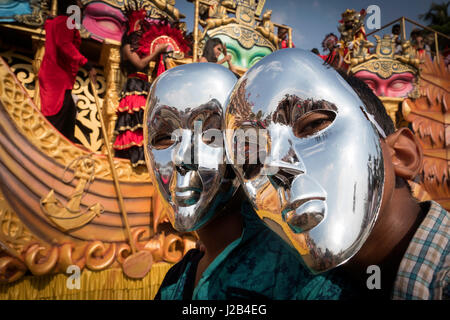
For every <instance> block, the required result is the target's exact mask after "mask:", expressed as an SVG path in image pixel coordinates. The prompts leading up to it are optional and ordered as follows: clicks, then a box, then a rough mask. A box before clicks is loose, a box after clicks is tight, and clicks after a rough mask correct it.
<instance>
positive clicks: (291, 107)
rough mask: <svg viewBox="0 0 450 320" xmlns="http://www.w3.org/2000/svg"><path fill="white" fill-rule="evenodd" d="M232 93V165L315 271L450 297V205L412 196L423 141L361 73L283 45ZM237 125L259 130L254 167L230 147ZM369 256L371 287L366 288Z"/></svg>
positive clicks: (399, 294) (362, 286) (408, 293)
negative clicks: (374, 270)
mask: <svg viewBox="0 0 450 320" xmlns="http://www.w3.org/2000/svg"><path fill="white" fill-rule="evenodd" d="M273 65H276V66H277V68H276V70H274V68H273ZM274 83H276V84H277V85H276V86H274V85H273V84H274ZM228 101H229V104H228V106H227V110H226V114H225V129H226V130H225V141H226V150H227V154H228V155H229V158H230V159H231V162H232V164H233V166H234V168H235V171H236V173H237V176H238V177H239V180H240V181H241V183H242V185H243V186H244V188H245V190H246V192H247V195H248V196H249V199H250V200H251V202H252V204H253V206H254V207H255V208H256V209H257V212H258V214H259V216H260V218H262V219H263V220H264V221H266V222H267V223H268V224H269V225H272V226H273V228H274V229H275V230H279V231H280V232H283V233H284V234H285V235H286V236H285V237H284V239H287V240H286V241H288V242H290V243H292V244H293V246H294V247H295V248H296V249H297V250H298V252H299V253H300V254H301V255H302V258H303V260H304V261H305V263H306V264H307V265H308V267H309V268H310V269H311V270H312V271H313V272H315V273H320V272H323V271H326V270H330V269H333V268H336V267H337V266H342V267H341V268H339V269H340V270H341V271H345V272H348V273H347V274H348V275H351V277H352V278H353V279H352V280H350V279H349V281H351V282H353V283H355V284H356V283H358V284H357V285H356V291H358V292H361V293H364V294H367V296H368V297H377V298H383V299H389V298H394V299H448V296H449V280H448V279H449V277H448V275H449V270H450V259H449V257H450V253H449V249H450V242H449V239H450V230H449V218H450V215H449V213H448V212H447V211H445V210H444V209H443V208H442V207H441V206H439V205H438V204H437V203H435V202H432V201H430V202H424V203H418V202H417V200H416V199H414V197H413V196H412V194H411V190H410V189H408V185H407V180H413V179H415V177H416V176H417V175H418V174H419V172H420V170H421V167H422V165H423V161H422V159H423V152H422V149H421V147H420V144H419V142H418V141H417V138H416V137H415V136H414V135H413V133H412V132H411V131H410V130H409V129H408V128H401V129H399V130H397V131H395V127H394V125H393V123H392V120H391V118H390V117H389V116H388V115H387V113H386V110H385V108H384V106H383V104H382V103H381V101H380V100H379V99H378V98H377V97H376V96H375V95H374V94H373V92H372V91H371V90H370V89H369V88H368V87H367V86H366V85H365V84H364V83H363V82H362V81H361V80H359V79H357V78H355V77H351V76H348V75H347V74H346V73H345V72H344V71H340V72H339V74H338V72H336V70H334V69H332V68H328V67H327V66H325V65H324V64H323V63H322V62H321V61H320V60H319V59H317V58H316V57H315V56H314V55H313V54H312V53H311V52H308V51H304V50H300V49H293V50H280V51H277V52H275V53H273V54H271V55H270V56H267V57H265V58H264V59H262V60H261V61H260V62H258V63H257V64H256V65H255V66H253V67H252V68H251V69H250V70H248V71H247V73H246V74H245V75H244V76H243V77H242V78H241V80H240V81H239V84H238V86H237V88H235V89H234V90H233V93H232V94H231V96H230V98H229V100H228ZM240 129H242V130H244V131H249V130H255V129H257V130H260V129H264V130H262V133H263V139H259V142H258V144H257V146H256V148H255V150H257V151H258V152H259V154H260V155H262V157H261V159H260V160H259V161H257V162H255V164H253V165H251V166H248V165H245V164H244V165H243V164H241V163H246V162H239V161H236V158H234V157H232V155H233V153H232V152H231V150H233V149H234V148H235V146H234V144H235V141H236V140H235V136H236V134H237V133H238V132H239V130H240ZM269 142H270V143H269ZM253 153H255V152H252V151H249V153H248V154H249V155H252V154H253ZM268 188H271V189H272V190H273V193H274V194H276V195H277V196H278V198H279V201H280V207H279V208H276V210H274V211H273V212H265V211H262V210H260V209H261V208H260V207H259V204H260V203H261V199H260V198H261V195H262V194H263V193H262V191H264V190H267V189H268ZM373 265H376V266H377V267H378V268H380V269H379V271H378V274H381V275H382V276H381V280H380V282H379V285H377V287H378V288H377V289H379V290H370V288H368V287H369V286H368V284H369V280H367V270H369V269H368V268H369V267H373ZM361 297H362V296H360V297H359V298H361Z"/></svg>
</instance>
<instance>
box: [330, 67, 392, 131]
mask: <svg viewBox="0 0 450 320" xmlns="http://www.w3.org/2000/svg"><path fill="white" fill-rule="evenodd" d="M338 73H339V74H340V75H341V77H342V78H344V80H345V81H347V83H348V84H349V85H350V86H351V87H352V88H353V90H355V92H356V93H357V94H358V96H359V98H360V99H361V101H362V102H363V103H364V105H365V107H366V110H367V112H369V113H370V114H371V115H373V116H374V118H375V121H376V122H377V123H378V124H379V125H380V127H381V128H382V129H383V130H384V133H386V136H389V135H390V134H392V133H394V132H395V126H394V123H393V122H392V119H391V117H389V115H388V114H387V112H386V109H385V108H384V105H383V103H382V102H381V101H380V99H378V97H377V96H376V95H375V94H374V93H373V91H372V90H371V89H370V88H369V87H368V86H367V84H366V83H365V82H364V81H362V80H360V79H358V78H356V77H354V76H350V75H347V73H346V72H345V71H342V70H338Z"/></svg>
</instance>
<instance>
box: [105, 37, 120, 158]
mask: <svg viewBox="0 0 450 320" xmlns="http://www.w3.org/2000/svg"><path fill="white" fill-rule="evenodd" d="M100 60H101V63H102V64H103V65H104V66H105V67H104V70H105V77H106V92H105V95H104V100H103V106H102V112H103V118H104V119H105V125H106V132H107V134H108V137H109V140H110V142H111V145H112V144H113V143H114V126H115V123H116V120H117V114H116V110H117V107H118V104H119V91H120V88H119V85H120V83H121V82H122V79H121V71H120V45H117V44H110V43H105V44H104V45H103V47H102V52H101V58H100ZM103 152H106V150H105V146H103Z"/></svg>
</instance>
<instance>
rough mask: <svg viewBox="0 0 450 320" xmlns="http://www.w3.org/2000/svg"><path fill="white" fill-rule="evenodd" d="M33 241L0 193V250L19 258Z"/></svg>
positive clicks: (30, 234)
mask: <svg viewBox="0 0 450 320" xmlns="http://www.w3.org/2000/svg"><path fill="white" fill-rule="evenodd" d="M35 240H36V239H35V238H34V237H33V235H32V233H31V232H30V231H29V230H28V228H27V227H25V226H24V225H23V223H22V222H21V221H20V219H19V218H18V217H17V215H16V213H15V212H14V211H13V210H12V209H11V208H10V206H9V205H8V203H7V202H6V200H5V198H4V196H3V194H2V193H1V191H0V249H1V248H2V247H3V248H4V249H6V250H8V251H7V252H9V253H10V254H13V255H15V256H19V255H20V253H21V252H22V251H23V250H24V248H25V247H26V246H27V244H28V243H30V242H32V241H35ZM11 251H12V252H11Z"/></svg>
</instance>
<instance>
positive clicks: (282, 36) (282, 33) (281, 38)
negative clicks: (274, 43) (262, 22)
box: [278, 27, 295, 49]
mask: <svg viewBox="0 0 450 320" xmlns="http://www.w3.org/2000/svg"><path fill="white" fill-rule="evenodd" d="M288 33H289V31H288V29H286V28H282V27H278V48H279V49H286V48H289V42H288V39H287V36H288ZM292 48H295V45H294V43H292Z"/></svg>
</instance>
